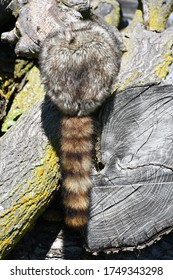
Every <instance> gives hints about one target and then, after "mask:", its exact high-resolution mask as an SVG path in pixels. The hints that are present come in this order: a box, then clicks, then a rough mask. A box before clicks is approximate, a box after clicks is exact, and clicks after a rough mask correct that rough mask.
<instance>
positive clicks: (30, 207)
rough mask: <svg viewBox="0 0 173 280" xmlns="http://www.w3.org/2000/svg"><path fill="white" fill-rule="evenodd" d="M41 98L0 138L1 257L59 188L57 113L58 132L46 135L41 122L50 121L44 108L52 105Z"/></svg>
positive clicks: (47, 108)
mask: <svg viewBox="0 0 173 280" xmlns="http://www.w3.org/2000/svg"><path fill="white" fill-rule="evenodd" d="M43 101H44V99H41V100H40V101H39V102H37V103H36V104H34V105H33V106H32V107H31V108H30V109H28V111H27V112H26V113H25V114H23V115H22V117H21V118H20V119H19V120H18V122H17V124H16V125H15V126H14V127H12V128H11V129H10V130H9V131H8V132H7V133H6V134H5V135H4V136H3V137H2V138H1V141H0V227H1V229H2V230H1V234H0V245H1V247H0V248H1V249H0V257H1V258H3V257H4V255H5V254H7V253H8V251H9V250H11V248H12V247H13V246H14V245H15V244H16V242H17V241H18V240H19V239H20V238H21V237H22V236H23V234H24V233H25V232H26V230H27V229H28V228H29V227H30V225H31V224H32V223H33V221H34V220H35V219H36V218H37V217H38V216H39V215H40V213H42V211H43V210H44V209H45V208H46V207H47V206H48V205H49V202H50V201H51V199H52V196H53V194H54V192H55V191H56V190H57V189H58V179H59V177H60V175H59V171H58V170H59V160H58V156H57V150H58V137H57V136H58V129H59V128H58V125H57V124H58V122H59V115H58V114H57V112H56V116H54V117H55V119H56V120H57V121H56V124H55V127H56V129H57V133H56V130H55V128H54V130H53V131H52V132H50V133H49V138H48V137H47V136H46V135H45V134H44V133H45V132H44V127H43V125H44V126H45V127H46V125H49V124H47V117H46V116H45V110H46V111H47V110H48V111H49V110H50V107H51V105H49V104H47V105H46V103H44V102H43ZM55 111H56V110H55ZM54 114H55V113H54ZM45 129H46V128H45ZM48 129H49V128H48ZM11 139H13V141H12V142H11ZM9 142H10V144H9ZM50 143H54V146H52V145H51V144H50ZM6 147H8V149H6ZM11 157H12V158H11ZM16 161H17V165H16Z"/></svg>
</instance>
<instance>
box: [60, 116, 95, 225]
mask: <svg viewBox="0 0 173 280" xmlns="http://www.w3.org/2000/svg"><path fill="white" fill-rule="evenodd" d="M93 133H94V125H93V119H92V118H91V117H90V116H87V117H63V120H62V127H61V134H62V135H61V168H62V180H63V181H62V182H63V183H62V184H63V186H62V197H63V205H64V210H65V223H66V225H68V226H69V227H73V228H80V227H83V226H84V225H86V224H87V221H88V214H89V194H90V188H91V178H90V171H91V164H92V150H93Z"/></svg>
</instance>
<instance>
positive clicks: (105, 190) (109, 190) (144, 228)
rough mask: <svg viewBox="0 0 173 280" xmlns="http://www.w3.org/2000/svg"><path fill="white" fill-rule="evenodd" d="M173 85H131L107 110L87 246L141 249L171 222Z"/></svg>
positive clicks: (168, 228) (113, 100)
mask: <svg viewBox="0 0 173 280" xmlns="http://www.w3.org/2000/svg"><path fill="white" fill-rule="evenodd" d="M172 111H173V87H172V86H165V87H164V86H161V87H160V86H153V87H145V88H143V87H138V88H132V89H128V90H126V91H124V92H122V93H120V94H117V96H113V97H112V98H111V99H110V100H109V102H108V103H107V105H106V106H105V108H104V110H103V114H102V116H103V122H102V125H103V126H102V135H101V152H102V163H103V165H104V168H103V169H102V170H101V171H100V173H99V174H97V176H96V175H94V176H93V184H94V187H93V190H92V198H91V201H92V202H91V205H92V206H91V220H90V223H89V226H88V237H87V242H88V246H89V248H90V249H91V250H92V251H93V250H102V249H105V248H106V249H108V248H114V249H115V250H116V249H117V250H119V249H120V248H121V249H124V250H125V249H129V250H130V249H131V250H132V249H135V248H143V247H145V246H146V245H147V244H149V243H150V242H151V240H152V242H153V241H154V240H156V239H159V236H160V235H162V234H163V233H164V232H167V231H169V230H171V229H172V226H173V141H172V137H173V131H172V127H173V114H172Z"/></svg>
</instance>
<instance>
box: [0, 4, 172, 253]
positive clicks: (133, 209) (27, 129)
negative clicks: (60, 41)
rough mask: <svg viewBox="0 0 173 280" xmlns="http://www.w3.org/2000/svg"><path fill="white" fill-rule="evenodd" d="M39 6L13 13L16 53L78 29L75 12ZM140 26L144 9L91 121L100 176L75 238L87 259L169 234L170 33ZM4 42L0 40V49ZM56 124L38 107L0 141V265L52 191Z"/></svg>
mask: <svg viewBox="0 0 173 280" xmlns="http://www.w3.org/2000/svg"><path fill="white" fill-rule="evenodd" d="M12 2H15V1H12ZM48 2H49V3H48ZM48 2H47V1H45V2H44V4H43V3H42V1H40V0H38V1H36V2H35V1H33V0H30V1H28V3H27V4H26V5H23V6H22V7H21V10H20V12H19V17H18V19H17V23H16V27H15V30H13V31H12V33H13V36H14V37H15V36H16V35H15V32H18V31H19V36H16V37H15V40H16V39H17V44H16V53H18V54H22V55H26V56H29V57H30V56H32V54H33V55H35V56H37V55H38V52H39V46H40V44H41V42H42V40H44V38H45V36H46V35H47V33H49V32H50V30H51V31H52V29H53V28H60V27H61V26H64V25H66V24H67V25H68V24H70V23H71V22H72V21H74V20H77V21H80V19H81V14H80V13H79V12H78V11H76V10H73V9H72V8H71V7H70V8H69V7H67V6H64V5H63V4H62V3H60V2H59V1H55V0H51V1H48ZM66 2H67V1H66ZM81 2H82V1H81ZM143 2H144V1H143ZM151 2H152V1H150V3H151ZM159 3H160V2H159ZM144 4H145V3H144ZM166 4H169V1H166ZM11 7H12V6H11ZM150 9H151V10H152V7H151V5H150ZM38 15H39V16H38ZM45 18H46V21H45ZM145 18H146V17H145V8H144V20H143V17H142V12H141V11H139V10H138V11H137V12H136V15H135V17H134V19H133V21H132V23H131V24H130V26H129V27H128V28H126V29H125V30H124V31H123V32H122V36H123V39H124V40H123V41H124V44H125V52H124V54H123V56H122V63H121V70H120V73H119V76H118V79H117V83H116V84H115V87H114V91H115V92H114V93H113V94H112V97H110V99H109V100H108V101H107V102H106V104H105V105H104V107H103V110H102V111H101V116H102V117H101V119H100V125H101V135H100V149H99V153H100V157H98V159H97V161H98V166H100V167H102V168H100V170H97V171H96V169H95V168H94V167H93V174H92V180H93V188H92V191H91V211H90V221H89V224H88V228H87V232H86V231H84V232H82V235H83V237H84V238H85V240H86V241H87V247H88V249H89V250H91V251H101V250H102V251H103V250H112V251H118V250H134V249H135V248H144V247H145V246H146V245H149V244H152V243H153V242H154V241H155V240H158V239H159V238H160V237H161V236H162V235H163V234H164V233H167V232H169V231H170V230H171V229H172V226H173V216H172V213H173V211H172V210H173V209H172V208H173V203H172V201H173V177H172V171H173V168H172V166H173V162H172V152H173V145H172V132H171V130H172V125H173V123H172V122H173V120H172V109H173V103H172V100H173V80H172V75H171V74H169V72H170V73H172V71H173V66H172V60H173V58H172V46H173V37H172V31H173V29H172V28H170V29H167V30H165V31H163V32H160V33H158V32H154V31H151V30H153V28H148V27H147V29H146V22H145ZM64 20H65V22H64ZM154 30H157V29H156V28H155V29H154ZM157 31H159V30H157ZM12 33H10V34H12ZM9 36H10V35H9V33H5V34H3V38H4V40H7V41H10V39H9ZM13 36H12V37H13ZM12 37H11V40H12V41H13V42H14V41H15V40H13V39H14V38H12ZM60 117H61V116H60V113H59V112H58V110H57V109H56V108H55V107H54V106H53V104H51V101H50V100H48V99H47V98H45V100H43V99H41V100H40V101H39V102H38V103H36V104H34V105H33V107H32V108H31V109H29V110H28V111H27V112H26V113H24V114H23V115H22V117H20V118H19V120H18V121H17V123H16V125H15V126H14V127H12V128H11V129H10V130H9V131H8V132H7V133H6V134H5V135H4V136H3V137H2V139H1V141H0V180H1V181H0V191H1V196H0V225H1V228H2V230H1V236H0V240H1V242H0V244H1V249H0V252H1V257H4V256H5V254H7V253H8V252H9V250H10V249H12V248H13V246H14V245H15V244H16V242H17V241H18V240H19V239H20V238H21V236H23V234H24V233H25V232H26V231H27V229H28V228H29V227H30V225H31V224H32V223H33V221H34V220H35V219H36V218H37V217H38V216H39V215H40V214H41V212H42V211H43V210H44V209H45V208H46V207H47V205H48V204H49V201H50V200H51V199H52V197H53V194H54V192H55V191H56V190H57V189H58V179H59V177H60V175H59V171H58V170H59V164H58V162H57V161H58V157H57V154H58V135H59V123H60ZM12 139H13V140H12ZM97 144H98V143H97ZM99 161H100V162H99Z"/></svg>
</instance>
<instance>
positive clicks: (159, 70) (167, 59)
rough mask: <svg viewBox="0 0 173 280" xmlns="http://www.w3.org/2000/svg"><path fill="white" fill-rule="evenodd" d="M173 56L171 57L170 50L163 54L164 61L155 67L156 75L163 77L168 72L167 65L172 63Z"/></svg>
mask: <svg viewBox="0 0 173 280" xmlns="http://www.w3.org/2000/svg"><path fill="white" fill-rule="evenodd" d="M172 61H173V57H172V51H169V52H167V53H165V55H164V61H163V62H162V63H160V64H159V65H157V67H156V68H155V73H156V75H157V76H158V77H159V78H161V79H165V78H166V76H167V74H168V73H169V65H170V64H171V63H172Z"/></svg>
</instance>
